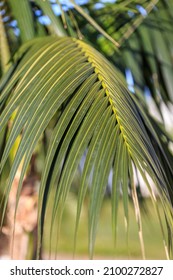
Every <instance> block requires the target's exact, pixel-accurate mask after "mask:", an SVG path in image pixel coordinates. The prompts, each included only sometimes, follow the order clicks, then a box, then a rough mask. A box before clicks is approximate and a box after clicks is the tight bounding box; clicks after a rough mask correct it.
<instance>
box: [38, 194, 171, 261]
mask: <svg viewBox="0 0 173 280" xmlns="http://www.w3.org/2000/svg"><path fill="white" fill-rule="evenodd" d="M51 199H53V197H52V198H51ZM146 206H147V213H146V212H145V211H142V223H143V234H144V243H145V251H146V259H166V255H165V250H164V246H163V241H162V234H161V230H160V225H159V222H158V218H157V215H156V214H155V212H154V209H153V206H152V203H151V201H150V200H149V199H147V200H146ZM159 208H160V209H161V205H159ZM87 214H88V210H87V201H86V202H85V204H84V207H83V211H82V214H81V220H80V226H79V231H78V235H77V248H76V254H75V258H77V259H80V258H81V259H83V258H89V257H88V256H89V255H88V224H87V222H88V218H87ZM75 215H76V198H75V197H74V195H73V194H70V195H69V197H68V201H67V204H66V207H65V211H64V215H63V219H62V225H61V231H60V237H59V239H58V251H57V254H58V255H57V258H61V256H62V258H67V259H72V258H73V249H74V226H75ZM162 215H163V214H162ZM48 216H49V218H48ZM129 216H130V219H129V220H130V225H129V239H128V240H129V241H128V245H127V235H126V232H125V225H124V213H123V206H122V203H120V207H119V214H118V228H117V242H116V246H114V240H113V236H112V226H111V203H110V200H109V199H105V200H104V203H103V207H102V210H101V215H100V220H99V226H98V232H97V238H96V244H95V250H94V259H142V254H141V248H140V243H139V238H138V229H137V225H136V220H135V215H134V210H133V206H132V205H131V203H130V204H129ZM50 217H51V213H50V209H49V211H48V213H47V218H46V221H47V222H46V224H45V232H44V236H45V238H44V251H45V252H46V256H48V251H49V241H50V235H49V229H50ZM56 241H57V226H56V225H55V230H54V234H53V237H52V245H53V246H52V252H54V251H55V247H56V246H55V244H56ZM53 257H54V255H53Z"/></svg>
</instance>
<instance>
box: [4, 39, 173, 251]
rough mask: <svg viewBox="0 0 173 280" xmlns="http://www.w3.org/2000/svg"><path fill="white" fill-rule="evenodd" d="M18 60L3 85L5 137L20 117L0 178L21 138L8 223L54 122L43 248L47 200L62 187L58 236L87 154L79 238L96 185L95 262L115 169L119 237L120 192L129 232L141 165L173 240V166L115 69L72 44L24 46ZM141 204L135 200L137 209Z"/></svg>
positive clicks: (42, 200)
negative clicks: (17, 179) (133, 192)
mask: <svg viewBox="0 0 173 280" xmlns="http://www.w3.org/2000/svg"><path fill="white" fill-rule="evenodd" d="M14 60H15V61H16V63H17V64H18V65H17V67H16V69H15V71H14V73H13V72H12V73H11V72H10V74H9V73H7V78H6V79H7V80H8V83H7V84H6V83H4V80H3V84H2V85H1V88H2V93H1V95H0V104H3V106H2V107H1V116H0V131H3V129H4V128H5V127H6V126H7V124H8V120H9V119H10V116H11V115H12V114H13V113H14V112H15V111H16V115H15V119H14V122H13V124H12V127H11V128H10V129H9V136H8V140H7V143H6V146H5V149H4V152H3V155H2V159H1V165H0V170H1V172H3V169H4V167H5V164H6V162H7V159H8V157H9V153H10V150H11V148H12V147H13V145H14V143H15V140H16V139H17V137H18V135H21V140H20V144H19V147H18V150H17V152H16V155H15V158H14V161H13V163H12V167H11V170H10V172H9V178H8V183H7V185H6V188H5V194H6V197H5V204H4V208H3V216H4V214H5V209H6V205H7V200H8V195H9V192H10V189H11V186H12V183H13V180H14V177H15V174H16V172H17V170H18V168H19V167H20V168H21V177H20V182H19V186H18V193H17V203H18V199H19V195H20V191H21V188H22V181H23V178H24V175H25V173H26V172H27V168H28V166H29V162H30V160H31V157H32V154H33V152H34V150H35V148H36V145H37V144H38V142H39V141H40V139H41V137H42V134H43V132H44V131H45V129H46V128H47V127H48V126H49V123H50V122H51V120H52V119H53V118H56V125H55V127H54V130H53V132H52V136H51V139H50V142H49V148H48V151H47V156H46V160H45V168H44V170H43V171H42V178H41V185H40V189H39V213H38V222H39V231H38V235H39V245H38V249H39V248H40V245H41V242H42V235H43V226H44V218H45V211H46V207H47V201H48V200H47V197H48V196H49V193H50V192H51V190H52V189H53V188H54V186H55V185H57V187H56V192H55V197H54V201H53V211H52V223H51V233H52V232H53V224H54V222H55V219H56V217H57V214H58V217H59V221H61V218H62V213H63V208H64V205H65V201H66V198H67V194H68V192H69V190H70V186H71V183H72V180H73V176H74V174H75V170H76V169H77V167H78V165H79V162H80V159H81V157H82V155H83V154H84V152H85V151H86V150H87V155H86V160H85V164H84V170H83V175H82V178H81V185H80V190H79V198H78V208H77V220H76V234H77V229H78V224H79V219H80V212H81V207H82V202H83V200H84V197H85V194H86V188H87V186H88V185H90V188H91V191H90V203H89V252H90V256H92V255H93V248H94V243H95V238H96V230H97V222H98V217H99V213H100V209H101V204H102V200H103V196H104V192H105V188H106V185H107V181H108V176H109V172H110V170H111V168H112V169H113V174H114V175H113V191H112V217H113V218H112V220H113V229H114V234H115V231H116V221H117V209H118V201H119V193H120V189H122V195H123V205H124V215H125V221H126V226H127V231H128V224H129V219H128V193H129V191H130V189H131V188H130V185H131V184H132V183H130V182H133V178H132V177H133V176H132V167H131V166H132V164H135V165H136V167H137V168H138V169H139V170H140V172H141V173H142V175H143V176H145V172H146V173H147V174H148V175H149V176H150V177H151V178H152V180H153V181H154V183H155V184H156V186H157V188H158V192H159V196H160V199H161V201H162V204H163V209H164V211H165V216H166V220H167V225H168V231H169V233H170V232H171V234H172V226H173V212H172V204H173V192H172V181H173V180H172V178H173V176H172V174H173V173H172V169H171V167H170V166H171V164H170V165H169V159H168V158H167V156H166V153H164V152H163V149H162V144H161V143H160V142H159V140H158V137H157V133H156V132H155V131H154V128H153V126H152V124H151V123H150V121H149V119H148V118H147V116H146V115H145V114H144V113H143V111H142V110H141V108H140V107H139V106H138V104H137V101H136V98H135V97H134V96H133V95H132V94H131V93H129V91H128V90H127V89H126V83H125V81H124V80H123V78H122V77H121V75H120V73H119V72H118V71H117V70H116V69H115V68H114V67H113V66H112V64H110V63H109V62H108V61H107V60H106V59H105V58H104V57H103V56H102V55H101V54H100V53H98V52H97V51H96V50H95V49H93V48H92V47H91V46H89V45H87V44H86V43H84V42H82V41H79V40H76V39H73V38H68V37H64V38H58V37H57V38H56V37H49V38H39V39H37V40H35V41H32V42H31V43H28V44H27V45H26V46H24V47H23V48H22V49H21V50H20V52H19V55H17V56H16V58H14ZM10 71H11V70H10ZM7 98H8V102H7ZM5 102H6V103H5ZM4 104H5V106H4ZM57 112H58V115H57ZM163 159H164V160H163ZM129 175H130V177H129ZM129 178H130V180H129ZM148 187H150V186H148ZM151 196H153V194H152V193H151ZM136 199H137V198H136V196H135V199H134V203H135V205H137V201H136ZM61 205H62V207H60V206H61ZM16 207H17V204H16ZM136 207H137V206H136ZM138 221H139V217H138ZM171 238H172V237H171ZM171 238H169V239H170V241H171Z"/></svg>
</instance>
